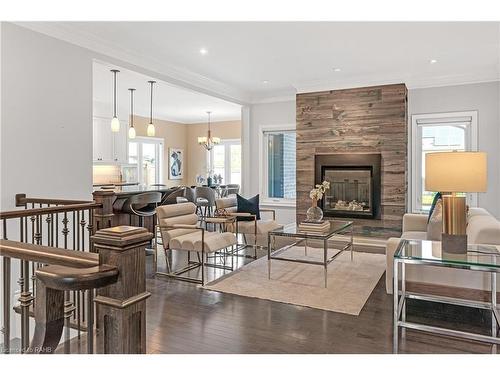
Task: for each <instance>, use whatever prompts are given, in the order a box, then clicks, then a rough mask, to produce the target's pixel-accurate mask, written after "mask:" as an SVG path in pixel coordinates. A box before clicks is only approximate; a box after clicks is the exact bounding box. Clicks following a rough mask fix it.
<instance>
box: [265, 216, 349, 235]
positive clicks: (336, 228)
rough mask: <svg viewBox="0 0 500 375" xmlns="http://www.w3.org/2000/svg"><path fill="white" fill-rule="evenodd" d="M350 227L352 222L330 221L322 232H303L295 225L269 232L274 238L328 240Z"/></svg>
mask: <svg viewBox="0 0 500 375" xmlns="http://www.w3.org/2000/svg"><path fill="white" fill-rule="evenodd" d="M350 226H352V221H345V220H330V228H328V229H326V230H324V231H322V232H319V231H318V232H316V231H305V230H303V229H300V228H299V227H298V225H297V224H296V223H293V224H288V225H285V226H284V227H283V228H279V229H275V230H272V231H270V232H269V234H271V235H274V236H283V237H297V238H316V239H328V238H329V237H331V236H333V235H335V234H339V233H341V232H343V231H345V230H346V229H347V228H349V227H350Z"/></svg>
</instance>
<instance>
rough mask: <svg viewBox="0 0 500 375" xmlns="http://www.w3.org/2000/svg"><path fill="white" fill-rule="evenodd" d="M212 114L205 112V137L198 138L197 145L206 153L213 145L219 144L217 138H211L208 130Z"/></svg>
mask: <svg viewBox="0 0 500 375" xmlns="http://www.w3.org/2000/svg"><path fill="white" fill-rule="evenodd" d="M211 113H212V112H210V111H207V114H208V133H207V136H206V137H198V144H199V145H200V146H203V147H205V148H206V149H207V151H210V150H211V149H212V148H213V147H214V145H217V144H219V143H220V138H218V137H212V132H211V130H210V114H211Z"/></svg>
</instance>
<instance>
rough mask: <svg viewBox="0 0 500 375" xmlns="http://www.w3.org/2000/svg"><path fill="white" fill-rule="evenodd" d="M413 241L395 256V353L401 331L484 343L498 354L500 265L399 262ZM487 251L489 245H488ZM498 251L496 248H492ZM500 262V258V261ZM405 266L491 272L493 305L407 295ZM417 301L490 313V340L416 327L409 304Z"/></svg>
mask: <svg viewBox="0 0 500 375" xmlns="http://www.w3.org/2000/svg"><path fill="white" fill-rule="evenodd" d="M409 242H410V241H408V240H401V242H400V243H399V246H398V248H397V250H396V252H395V253H394V263H393V266H394V274H393V290H392V292H393V297H394V303H393V352H394V353H397V352H398V341H399V327H401V328H409V329H414V330H418V331H423V332H428V333H431V334H439V335H444V336H450V337H455V338H461V339H470V340H474V341H481V342H485V343H490V344H493V347H492V351H493V352H494V353H495V352H496V346H497V344H500V338H499V337H498V327H499V324H500V312H499V310H498V307H497V273H499V272H500V264H499V265H496V266H493V265H492V266H487V265H477V264H466V263H465V264H464V263H451V262H444V263H443V261H442V260H439V259H436V260H433V259H416V258H412V257H408V258H400V256H401V250H402V249H403V247H404V246H408V244H409ZM485 247H488V245H485ZM493 248H495V247H493ZM499 259H500V258H499ZM406 264H420V265H426V266H435V267H445V268H455V269H466V270H471V271H481V272H488V273H489V274H490V276H491V277H490V280H491V302H481V301H472V300H466V299H461V298H452V297H444V296H438V295H433V294H432V295H431V294H423V293H414V292H408V291H406V279H405V277H406V275H405V265H406ZM399 265H401V290H400V289H399V280H398V278H399V277H398V273H399ZM407 299H416V300H424V301H431V302H439V303H446V304H451V305H457V306H465V307H472V308H478V309H483V310H489V311H491V336H488V335H482V334H477V333H472V332H465V331H459V330H454V329H448V328H442V327H437V326H432V325H427V324H420V323H413V322H408V321H407V320H406V300H407Z"/></svg>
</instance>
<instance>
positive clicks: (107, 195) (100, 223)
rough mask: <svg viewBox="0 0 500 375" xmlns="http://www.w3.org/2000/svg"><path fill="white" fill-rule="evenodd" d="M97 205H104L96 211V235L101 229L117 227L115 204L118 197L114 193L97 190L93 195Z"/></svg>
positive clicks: (94, 223)
mask: <svg viewBox="0 0 500 375" xmlns="http://www.w3.org/2000/svg"><path fill="white" fill-rule="evenodd" d="M92 196H93V197H94V201H95V202H96V203H102V207H100V208H96V209H94V215H93V217H94V220H93V221H94V222H93V225H94V233H95V232H97V231H98V230H100V229H104V228H110V227H112V226H114V225H115V223H114V216H115V215H114V213H113V203H114V201H115V199H116V195H115V193H114V192H113V191H106V190H102V191H101V190H97V191H94V192H93V193H92Z"/></svg>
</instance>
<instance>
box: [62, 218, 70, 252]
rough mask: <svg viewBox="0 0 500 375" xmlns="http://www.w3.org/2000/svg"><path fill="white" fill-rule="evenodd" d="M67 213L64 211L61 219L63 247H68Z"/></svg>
mask: <svg viewBox="0 0 500 375" xmlns="http://www.w3.org/2000/svg"><path fill="white" fill-rule="evenodd" d="M68 222H69V220H68V213H67V212H65V213H64V218H63V220H62V223H63V230H62V234H63V236H64V248H65V249H67V248H68V233H69V229H68Z"/></svg>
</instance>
